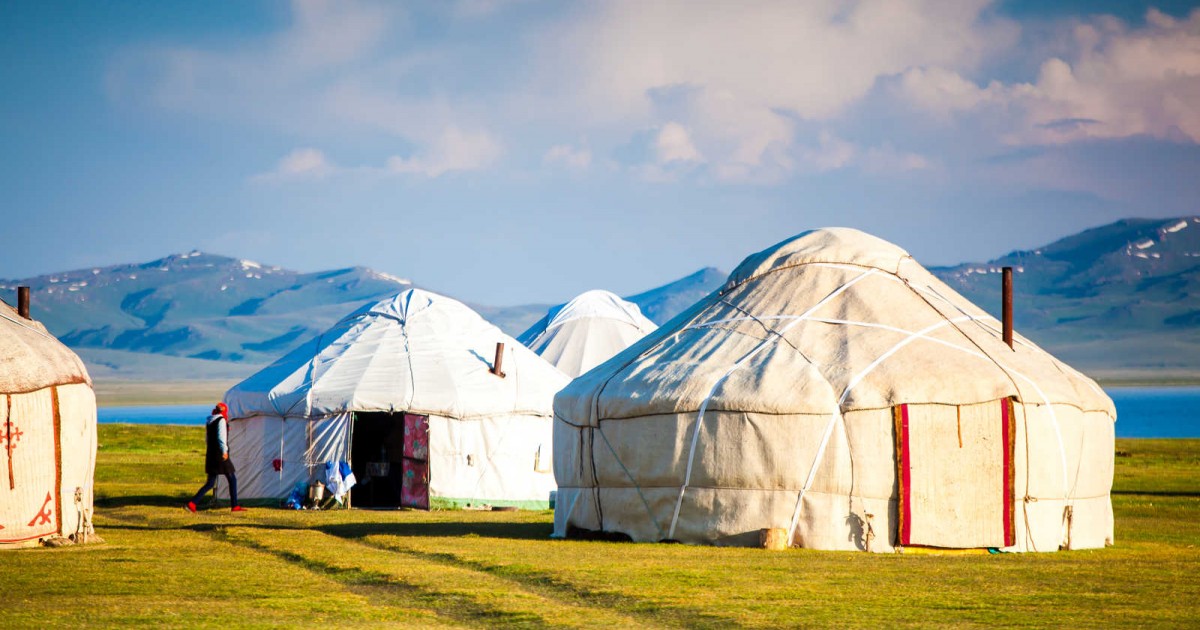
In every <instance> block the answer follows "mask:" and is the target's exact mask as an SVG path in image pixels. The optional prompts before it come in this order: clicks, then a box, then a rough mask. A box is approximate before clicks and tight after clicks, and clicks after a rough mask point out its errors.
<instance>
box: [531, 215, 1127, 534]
mask: <svg viewBox="0 0 1200 630" xmlns="http://www.w3.org/2000/svg"><path fill="white" fill-rule="evenodd" d="M554 412H555V425H554V431H555V435H554V440H555V454H554V467H555V476H556V478H557V480H558V485H559V491H558V503H557V506H556V511H555V535H556V536H569V535H574V534H584V533H587V532H597V531H600V532H606V533H610V534H612V533H618V534H624V535H627V536H629V537H631V538H632V539H633V540H636V541H660V540H676V541H682V542H687V543H702V544H719V545H720V544H728V545H757V544H759V537H760V534H762V533H763V532H762V530H776V531H778V530H780V529H782V530H783V532H782V533H783V534H784V535H785V536H786V540H787V542H788V543H789V544H791V545H794V546H800V547H807V548H813V549H834V550H837V549H843V550H856V549H857V550H867V551H876V552H882V551H893V550H899V549H902V548H904V547H944V548H995V549H1002V550H1010V551H1054V550H1057V549H1060V548H1065V549H1079V548H1090V547H1103V546H1105V545H1108V544H1111V543H1112V537H1113V518H1112V505H1111V501H1110V497H1109V492H1110V489H1111V486H1112V477H1113V456H1114V455H1113V430H1114V426H1113V423H1114V421H1115V418H1116V412H1115V410H1114V408H1113V403H1112V401H1111V400H1110V399H1109V397H1108V396H1106V395H1105V394H1104V392H1103V391H1102V390H1101V389H1100V388H1099V387H1098V386H1097V385H1096V384H1095V383H1094V382H1093V381H1092V380H1091V379H1089V378H1087V377H1085V376H1083V375H1082V374H1080V373H1079V372H1076V371H1075V370H1073V369H1071V368H1070V367H1069V366H1067V365H1065V364H1063V363H1062V362H1060V361H1058V360H1056V359H1055V358H1054V357H1052V356H1050V355H1049V354H1047V353H1046V352H1045V351H1044V350H1042V349H1041V348H1039V347H1037V346H1036V345H1034V344H1033V343H1031V342H1029V341H1028V340H1026V339H1023V338H1021V337H1020V336H1019V335H1017V336H1016V338H1015V343H1014V347H1012V348H1010V347H1009V346H1008V345H1007V344H1006V343H1004V341H1003V340H1002V333H1001V324H1000V322H998V321H996V320H995V319H994V318H993V317H991V316H989V315H988V314H987V313H986V312H984V311H983V310H982V309H981V308H979V307H978V306H976V305H974V304H972V303H971V302H969V301H968V300H966V299H965V298H963V297H962V296H960V295H959V294H957V293H956V292H954V291H953V290H952V289H950V288H949V287H948V286H946V285H945V284H944V283H942V282H941V281H939V280H938V279H937V278H936V277H934V276H933V275H932V274H931V273H929V272H928V271H927V270H926V269H925V268H923V267H922V266H921V265H919V264H917V262H916V261H914V260H913V259H912V257H910V256H909V255H908V254H907V253H906V252H905V251H904V250H902V249H900V248H899V247H896V246H895V245H892V244H891V243H888V242H886V241H883V240H880V239H878V238H875V237H873V236H870V235H868V234H865V233H863V232H859V231H857V230H852V229H845V228H832V229H824V230H816V231H811V232H805V233H803V234H800V235H799V236H796V237H793V238H790V239H788V240H786V241H784V242H782V243H779V244H778V245H775V246H774V247H771V248H768V249H766V250H764V251H762V252H759V253H757V254H754V255H752V256H750V257H749V258H747V259H746V260H745V261H743V262H742V264H741V265H740V266H739V267H738V268H737V269H736V270H735V271H734V272H733V273H732V274H731V275H730V277H729V280H728V281H727V283H726V284H725V286H724V287H723V288H721V289H719V290H718V291H716V292H714V293H713V294H711V295H709V296H708V297H706V298H704V299H703V300H701V301H700V302H698V303H697V304H695V305H694V306H692V307H691V308H689V309H688V310H687V311H685V312H683V313H681V314H680V315H679V316H677V317H676V318H675V319H673V320H672V321H670V322H668V323H667V324H664V325H663V326H662V327H661V328H659V329H658V331H657V332H655V333H652V334H650V335H648V336H647V337H646V338H645V339H643V340H641V341H640V342H638V343H636V344H634V345H633V346H631V347H630V348H628V349H627V350H625V351H624V352H622V353H621V354H619V355H617V356H616V357H614V358H613V359H612V360H610V361H608V362H607V363H605V364H603V365H601V366H600V367H598V368H596V369H594V370H592V371H591V372H589V373H587V374H584V375H583V376H582V377H580V378H578V379H575V380H574V381H573V382H572V383H571V384H570V385H568V386H567V387H566V388H565V389H564V390H563V391H562V392H560V393H559V394H558V396H557V397H556V398H555V404H554Z"/></svg>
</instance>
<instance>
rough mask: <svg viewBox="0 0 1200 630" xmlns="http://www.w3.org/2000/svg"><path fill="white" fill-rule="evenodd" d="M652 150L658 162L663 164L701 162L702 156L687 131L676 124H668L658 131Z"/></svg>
mask: <svg viewBox="0 0 1200 630" xmlns="http://www.w3.org/2000/svg"><path fill="white" fill-rule="evenodd" d="M654 149H655V151H656V152H657V155H658V161H659V162H661V163H663V164H668V163H671V162H703V161H704V156H702V155H700V152H699V151H697V150H696V145H694V144H692V137H691V136H690V135H689V134H688V131H687V129H684V127H683V125H681V124H679V123H677V122H669V123H667V124H665V125H663V127H662V129H661V130H659V132H658V136H657V137H655V139H654Z"/></svg>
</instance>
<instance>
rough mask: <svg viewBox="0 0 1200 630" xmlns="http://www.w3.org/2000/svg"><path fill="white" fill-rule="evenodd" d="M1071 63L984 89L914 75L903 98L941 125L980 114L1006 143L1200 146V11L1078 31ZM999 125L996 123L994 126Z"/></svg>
mask: <svg viewBox="0 0 1200 630" xmlns="http://www.w3.org/2000/svg"><path fill="white" fill-rule="evenodd" d="M1064 37H1065V43H1064V44H1063V47H1064V48H1065V49H1066V51H1065V52H1066V54H1064V55H1062V56H1061V57H1051V58H1049V59H1045V60H1044V61H1042V62H1041V63H1040V67H1039V70H1038V73H1037V76H1036V78H1035V79H1034V80H1032V81H1030V82H1014V83H1007V84H1005V83H1000V82H998V81H992V82H990V83H989V84H988V85H987V87H984V88H981V87H979V86H978V85H977V84H975V83H973V82H971V81H969V80H967V79H965V78H963V77H962V76H961V75H959V74H958V73H956V72H954V71H951V70H947V69H944V68H923V69H910V70H908V71H906V72H905V73H904V75H903V77H902V80H901V84H900V88H899V90H900V95H901V96H902V97H903V98H905V99H906V100H907V101H908V102H910V103H913V104H915V105H917V106H918V107H919V108H921V109H923V110H925V111H928V112H931V113H934V114H935V115H937V116H939V117H947V116H949V115H951V114H961V113H964V112H966V113H978V114H980V115H984V114H985V113H986V115H987V116H989V117H991V118H992V120H993V123H992V124H993V125H994V126H996V127H998V128H1000V129H1001V135H1000V136H999V137H998V139H999V140H1002V141H1004V142H1007V143H1010V144H1031V143H1032V144H1056V143H1064V142H1072V141H1076V140H1081V139H1085V138H1124V137H1130V136H1136V135H1143V134H1144V135H1151V136H1157V137H1160V138H1169V139H1177V140H1178V139H1185V138H1186V139H1188V140H1190V141H1191V142H1200V107H1197V106H1196V103H1200V10H1196V11H1193V12H1192V14H1191V16H1190V17H1188V18H1186V19H1181V20H1177V19H1174V18H1171V17H1169V16H1166V15H1164V14H1162V13H1159V12H1157V11H1154V10H1151V11H1150V13H1149V14H1148V15H1147V20H1146V24H1145V25H1144V26H1142V27H1137V28H1134V27H1130V26H1129V25H1127V24H1125V23H1124V22H1122V21H1120V20H1117V19H1115V18H1096V19H1093V20H1090V21H1088V22H1080V23H1076V24H1075V25H1074V26H1073V27H1071V28H1070V29H1069V30H1068V32H1067V33H1066V34H1065V36H1064ZM996 120H999V121H1000V122H999V124H996V122H995V121H996Z"/></svg>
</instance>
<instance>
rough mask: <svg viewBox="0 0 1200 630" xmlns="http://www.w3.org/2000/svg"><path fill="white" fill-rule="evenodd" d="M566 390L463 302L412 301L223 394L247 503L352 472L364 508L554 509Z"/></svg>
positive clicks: (365, 318)
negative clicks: (332, 469)
mask: <svg viewBox="0 0 1200 630" xmlns="http://www.w3.org/2000/svg"><path fill="white" fill-rule="evenodd" d="M501 343H502V344H504V347H503V354H502V356H501V360H500V362H499V363H500V366H499V367H500V370H499V374H497V373H495V371H494V370H493V364H494V363H495V362H496V355H497V344H501ZM568 380H569V379H568V378H567V377H566V376H565V375H563V374H562V373H561V372H559V371H558V370H556V369H555V368H554V366H552V365H550V364H549V363H546V362H545V361H544V360H542V358H541V357H539V356H537V355H536V354H534V353H533V352H532V351H530V350H529V349H528V348H526V347H524V346H522V345H521V344H519V343H517V342H516V340H514V339H512V338H511V337H509V336H507V335H505V334H504V333H502V332H501V331H500V329H498V328H496V327H495V326H493V325H492V324H489V323H488V322H487V321H485V320H484V319H483V318H482V317H480V316H479V315H478V314H476V313H475V312H474V311H472V310H471V309H470V308H468V307H467V306H465V305H463V304H462V303H460V302H457V301H455V300H452V299H450V298H447V297H443V296H440V295H435V294H433V293H429V292H426V291H422V290H419V289H411V290H408V291H404V292H402V293H400V294H398V295H396V296H394V297H392V298H388V299H386V300H383V301H381V302H378V303H376V304H369V305H367V306H364V307H363V308H360V309H359V310H357V311H355V312H354V313H352V314H350V315H348V316H346V317H345V318H343V319H342V320H341V321H340V322H338V323H337V324H336V325H334V326H333V327H332V328H330V329H329V330H328V331H326V332H325V333H323V334H321V335H320V336H318V337H317V338H315V339H312V340H311V341H309V342H307V343H305V344H304V345H302V346H300V347H299V348H297V349H296V350H294V351H293V352H291V353H289V354H288V355H287V356H285V357H283V358H282V359H280V360H278V361H276V362H275V363H274V364H272V365H270V366H268V367H266V368H264V369H263V370H262V371H260V372H258V373H257V374H254V375H253V376H251V377H250V378H248V379H246V380H245V381H243V382H242V383H240V384H238V385H236V386H234V387H233V388H232V389H230V390H229V392H228V393H226V395H225V402H226V404H228V406H229V415H230V423H229V442H230V459H231V460H232V461H233V463H234V465H235V466H236V468H237V477H238V494H239V499H241V498H242V497H245V498H249V499H265V498H271V499H278V498H284V497H287V496H288V495H289V493H290V492H292V491H293V490H294V489H295V488H296V486H297V484H298V483H308V482H311V481H314V480H321V479H322V474H323V472H322V471H323V470H324V469H325V466H326V464H328V463H334V464H340V463H341V462H346V463H347V464H349V468H350V469H352V470H353V472H354V474H355V478H356V479H357V481H358V485H357V486H355V487H354V488H353V489H352V490H351V492H352V501H353V504H354V505H356V506H362V507H370V506H377V507H396V506H408V507H429V506H430V505H432V506H447V507H448V506H456V505H466V504H490V505H494V506H500V505H506V506H517V507H542V508H544V507H546V506H547V505H548V503H549V499H550V492H551V491H552V490H554V488H555V486H554V477H553V473H552V470H551V464H550V461H551V451H552V446H551V444H552V442H551V403H552V400H553V397H554V394H555V392H557V391H558V390H559V389H561V388H562V387H563V385H565V384H566V383H567V381H568ZM224 491H225V489H224V486H223V485H222V486H221V492H224Z"/></svg>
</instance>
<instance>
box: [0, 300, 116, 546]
mask: <svg viewBox="0 0 1200 630" xmlns="http://www.w3.org/2000/svg"><path fill="white" fill-rule="evenodd" d="M95 463H96V398H95V394H94V393H93V392H92V387H91V381H90V379H89V378H88V374H87V370H86V369H85V368H84V366H83V362H82V361H80V360H79V357H78V356H77V355H76V354H75V353H74V352H71V350H70V349H68V348H67V347H66V346H64V345H63V344H62V343H61V342H59V341H58V340H57V339H55V338H54V337H53V336H52V335H50V334H49V333H48V332H46V329H45V327H43V326H42V325H41V324H40V323H38V322H35V321H31V320H27V319H24V318H22V317H20V316H19V315H17V314H16V311H15V310H13V309H12V308H11V307H9V306H8V305H6V304H0V548H6V547H20V546H28V545H35V544H37V543H38V541H39V540H40V539H45V538H52V537H57V536H63V537H71V538H72V539H73V540H76V541H79V542H85V541H86V540H87V539H88V538H89V537H90V536H92V535H93V531H92V525H91V515H92V495H93V492H92V482H93V472H94V470H95Z"/></svg>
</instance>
